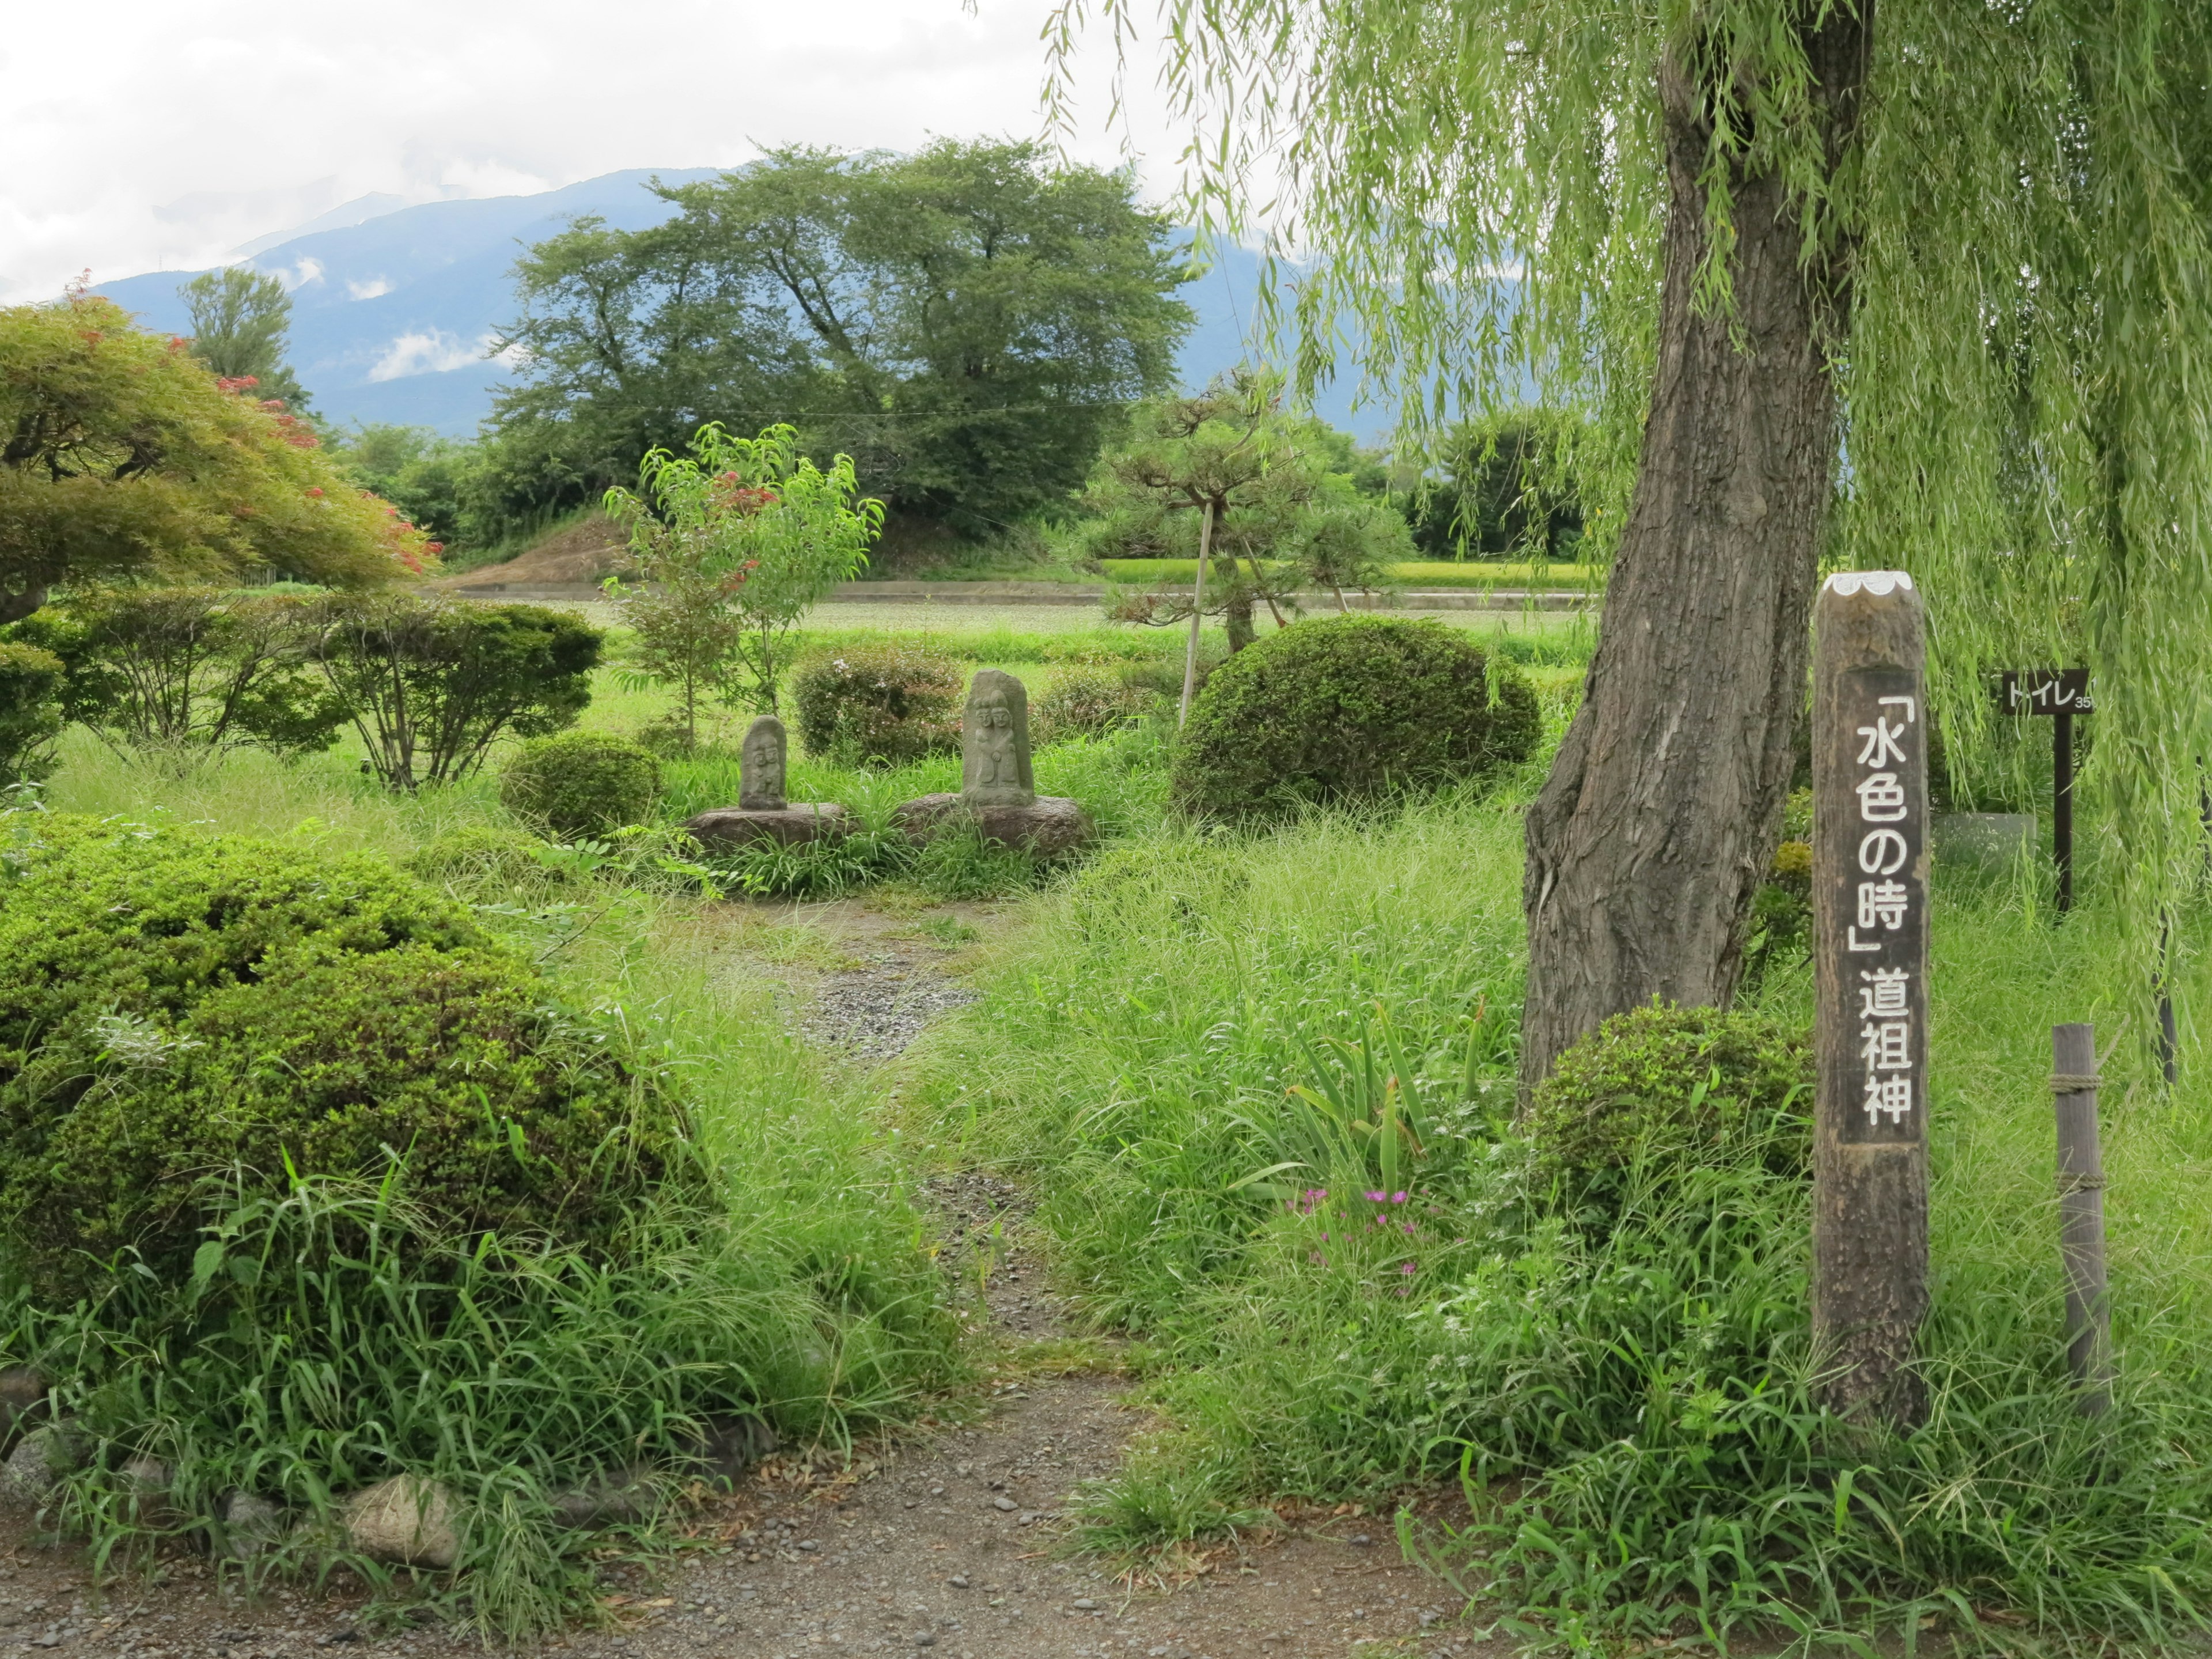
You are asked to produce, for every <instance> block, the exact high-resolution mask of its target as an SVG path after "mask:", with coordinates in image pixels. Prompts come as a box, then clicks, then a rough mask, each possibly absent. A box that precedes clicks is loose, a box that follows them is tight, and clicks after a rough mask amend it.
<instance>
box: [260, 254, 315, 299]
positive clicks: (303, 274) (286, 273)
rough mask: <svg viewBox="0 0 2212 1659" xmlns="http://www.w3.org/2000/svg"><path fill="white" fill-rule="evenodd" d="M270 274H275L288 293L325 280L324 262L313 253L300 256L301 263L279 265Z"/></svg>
mask: <svg viewBox="0 0 2212 1659" xmlns="http://www.w3.org/2000/svg"><path fill="white" fill-rule="evenodd" d="M270 274H271V275H273V276H275V277H276V279H277V281H279V282H281V283H283V284H284V289H285V291H286V292H287V293H290V292H292V291H294V290H295V289H303V288H305V287H307V284H308V283H319V282H321V281H322V280H323V262H322V261H321V260H320V259H318V258H315V256H314V255H313V254H312V253H303V254H301V256H300V263H299V264H296V265H279V266H277V267H276V270H274V271H273V272H272V273H270Z"/></svg>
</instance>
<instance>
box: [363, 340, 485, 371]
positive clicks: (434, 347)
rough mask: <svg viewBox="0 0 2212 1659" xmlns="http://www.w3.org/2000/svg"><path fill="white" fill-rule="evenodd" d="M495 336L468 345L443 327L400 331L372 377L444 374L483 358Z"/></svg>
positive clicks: (385, 350)
mask: <svg viewBox="0 0 2212 1659" xmlns="http://www.w3.org/2000/svg"><path fill="white" fill-rule="evenodd" d="M491 343H492V341H491V337H490V336H489V335H486V336H484V337H483V338H482V339H480V340H478V341H477V343H475V344H473V345H464V344H463V343H461V342H460V341H459V340H458V339H456V338H455V337H453V336H452V335H450V334H448V333H447V332H446V331H445V330H444V329H442V328H434V329H429V330H428V331H414V330H410V331H408V332H406V333H404V334H400V335H396V336H394V337H393V338H392V343H391V344H390V345H388V346H386V348H385V349H384V355H383V356H381V357H379V358H378V359H377V360H376V365H375V367H374V368H371V369H370V370H369V371H368V378H369V379H370V380H405V379H406V378H407V377H408V376H409V375H410V374H447V372H449V371H451V370H453V369H456V368H467V367H468V366H469V365H470V364H471V363H480V362H483V360H484V357H485V355H486V353H487V352H488V351H489V349H490V347H491Z"/></svg>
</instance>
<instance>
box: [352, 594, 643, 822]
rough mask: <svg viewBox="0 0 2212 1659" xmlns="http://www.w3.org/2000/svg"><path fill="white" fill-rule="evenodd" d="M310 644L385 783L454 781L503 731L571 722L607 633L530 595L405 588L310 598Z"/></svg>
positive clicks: (540, 729)
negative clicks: (470, 597) (521, 599)
mask: <svg viewBox="0 0 2212 1659" xmlns="http://www.w3.org/2000/svg"><path fill="white" fill-rule="evenodd" d="M312 620H313V623H314V624H315V626H316V629H317V633H316V637H315V640H314V643H313V647H312V650H313V659H314V661H315V663H316V665H318V666H319V668H320V669H321V671H322V672H323V674H324V675H325V678H327V679H328V680H329V682H330V686H331V690H332V691H334V692H335V693H337V697H338V699H339V701H340V702H341V703H342V705H343V708H344V709H345V711H346V714H347V717H348V718H349V719H350V720H352V722H353V726H354V729H355V730H356V732H359V733H360V734H361V740H362V744H363V746H364V747H366V748H367V749H368V760H366V761H365V762H363V763H362V766H363V769H364V770H370V771H374V773H375V774H376V775H377V776H378V777H380V778H381V779H382V780H383V781H384V783H385V785H386V787H388V788H392V789H414V788H416V787H419V786H421V785H422V784H425V783H452V782H455V781H459V780H460V779H462V778H465V777H466V776H468V775H469V774H470V773H471V772H473V771H474V770H476V769H477V767H479V766H481V765H482V764H483V759H484V757H485V755H486V754H488V753H489V751H490V749H491V746H492V744H494V743H495V742H497V741H498V740H499V739H500V738H502V737H508V736H513V737H519V738H535V737H542V736H544V734H545V733H547V732H558V731H560V730H562V728H563V727H565V726H573V725H574V724H575V720H576V716H577V715H578V714H581V713H582V712H583V710H584V708H585V707H586V705H587V704H588V703H589V702H591V700H592V688H591V677H592V669H594V668H596V667H598V666H599V651H600V647H601V646H602V645H603V643H604V642H605V636H604V635H601V634H600V632H599V629H595V628H592V627H589V626H587V625H586V624H585V623H581V622H580V621H578V620H577V619H576V618H575V617H572V616H569V615H568V613H567V612H565V611H550V610H548V609H546V608H545V607H544V606H542V605H455V604H451V603H448V602H446V601H442V600H437V599H418V598H416V597H415V596H414V595H412V594H407V593H372V594H360V595H355V594H340V595H334V596H332V597H331V598H330V599H321V600H318V601H317V602H316V605H315V608H314V611H313V615H312Z"/></svg>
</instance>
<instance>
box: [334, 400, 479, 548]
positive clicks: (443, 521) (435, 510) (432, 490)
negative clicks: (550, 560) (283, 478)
mask: <svg viewBox="0 0 2212 1659" xmlns="http://www.w3.org/2000/svg"><path fill="white" fill-rule="evenodd" d="M331 459H334V460H335V461H337V463H338V465H341V466H343V468H345V470H346V471H347V472H348V473H349V475H350V476H351V477H353V478H354V480H355V481H356V483H359V484H360V485H361V487H362V489H366V490H368V491H369V492H370V493H371V494H373V495H380V496H381V497H382V498H383V499H384V500H386V501H390V502H391V503H392V505H393V506H394V507H398V509H399V510H400V512H401V513H404V515H405V516H406V518H407V519H408V520H409V521H410V523H412V524H414V525H415V526H417V527H418V528H420V529H421V530H422V532H424V533H425V534H426V535H429V536H432V537H435V538H436V542H435V546H434V549H433V550H434V551H439V552H442V551H444V550H445V549H446V548H447V547H449V546H452V545H453V544H457V543H463V542H469V543H475V542H480V541H489V540H491V539H494V538H493V537H491V536H489V535H486V534H484V533H483V531H482V530H481V529H479V527H478V526H477V525H475V524H474V523H473V522H471V519H472V515H471V510H470V509H471V486H472V484H473V483H474V481H475V480H474V475H475V473H476V472H477V470H478V468H479V467H480V465H481V464H482V452H481V449H480V447H479V446H477V445H476V444H467V443H456V442H455V441H453V440H452V439H450V438H442V437H440V436H439V435H438V434H437V433H435V431H433V430H432V429H431V428H428V427H426V426H398V425H393V424H388V423H379V424H375V425H369V426H362V427H357V428H355V429H354V430H353V431H352V432H350V433H347V434H344V435H341V436H339V437H338V438H337V439H336V440H335V441H333V442H332V444H331Z"/></svg>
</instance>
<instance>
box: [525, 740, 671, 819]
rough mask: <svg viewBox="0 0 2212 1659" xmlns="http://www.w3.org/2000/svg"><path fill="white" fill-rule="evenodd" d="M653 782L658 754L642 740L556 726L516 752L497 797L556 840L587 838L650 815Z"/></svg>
mask: <svg viewBox="0 0 2212 1659" xmlns="http://www.w3.org/2000/svg"><path fill="white" fill-rule="evenodd" d="M660 782H661V780H660V757H659V756H658V755H655V754H654V753H653V751H652V750H650V749H647V748H646V747H645V746H644V745H643V744H637V743H633V742H631V741H630V740H629V738H618V737H616V736H615V735H614V734H613V733H612V732H561V733H560V734H559V735H557V736H555V737H550V738H537V739H536V740H535V741H533V742H530V743H526V744H523V745H522V747H521V748H520V750H517V751H516V753H515V757H514V758H513V760H511V761H509V762H508V763H507V770H506V771H505V772H503V773H502V774H501V775H500V780H499V798H500V800H501V803H502V804H503V805H505V806H506V807H507V810H508V811H511V812H513V814H515V816H516V817H520V818H522V819H523V820H524V821H525V822H526V823H531V824H532V825H535V826H537V827H538V828H540V829H544V831H545V833H546V834H547V835H549V836H551V837H552V838H553V839H554V840H556V841H584V840H594V839H597V838H599V837H600V836H606V835H609V834H611V833H612V832H613V831H615V830H617V829H622V828H623V827H624V826H625V825H627V824H632V823H644V822H645V820H646V819H647V818H649V817H652V816H653V807H654V805H656V804H657V803H658V802H659V799H660V793H661V787H660Z"/></svg>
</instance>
